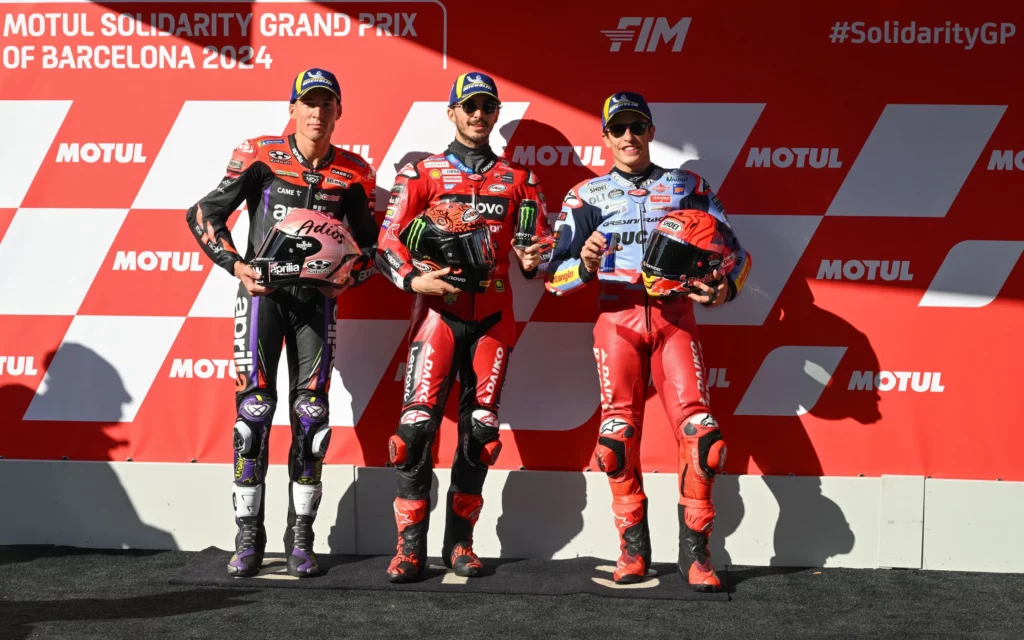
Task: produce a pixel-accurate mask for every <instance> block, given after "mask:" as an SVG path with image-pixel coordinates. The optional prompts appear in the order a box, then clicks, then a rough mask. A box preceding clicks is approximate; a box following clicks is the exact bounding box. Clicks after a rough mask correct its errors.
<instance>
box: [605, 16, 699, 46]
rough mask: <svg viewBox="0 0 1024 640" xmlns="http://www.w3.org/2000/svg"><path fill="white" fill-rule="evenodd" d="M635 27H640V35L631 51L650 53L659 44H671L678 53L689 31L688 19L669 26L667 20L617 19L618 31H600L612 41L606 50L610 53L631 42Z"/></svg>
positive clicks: (649, 18) (650, 18) (651, 18)
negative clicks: (624, 43)
mask: <svg viewBox="0 0 1024 640" xmlns="http://www.w3.org/2000/svg"><path fill="white" fill-rule="evenodd" d="M636 27H640V34H639V37H637V40H636V44H634V45H633V51H636V52H644V53H652V52H654V51H656V50H657V49H658V46H659V45H661V44H668V43H670V42H671V43H672V51H674V52H678V51H680V50H682V48H683V42H685V41H686V32H687V31H688V30H689V29H690V18H681V19H679V21H678V22H676V23H675V24H674V25H669V22H668V18H660V17H659V18H653V17H647V18H635V17H628V18H619V28H618V29H602V30H601V33H603V34H604V35H605V36H607V38H608V39H609V40H611V41H612V44H611V47H610V48H609V49H608V50H609V51H610V52H612V53H616V52H618V51H619V50H620V49H621V48H622V43H623V42H632V41H633V37H634V36H636V35H637V33H636Z"/></svg>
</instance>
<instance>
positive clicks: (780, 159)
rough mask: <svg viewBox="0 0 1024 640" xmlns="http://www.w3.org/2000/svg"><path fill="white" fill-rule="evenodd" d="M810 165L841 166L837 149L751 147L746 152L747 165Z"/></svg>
mask: <svg viewBox="0 0 1024 640" xmlns="http://www.w3.org/2000/svg"><path fill="white" fill-rule="evenodd" d="M794 165H795V166H796V167H797V168H801V169H802V168H803V167H810V168H812V169H838V168H840V167H842V166H843V163H842V162H840V160H839V149H837V148H835V147H832V148H828V149H826V148H819V147H794V148H792V149H789V148H787V147H776V148H775V149H772V148H771V147H751V148H750V153H749V154H747V165H746V166H748V167H778V168H780V169H786V168H788V167H792V166H794Z"/></svg>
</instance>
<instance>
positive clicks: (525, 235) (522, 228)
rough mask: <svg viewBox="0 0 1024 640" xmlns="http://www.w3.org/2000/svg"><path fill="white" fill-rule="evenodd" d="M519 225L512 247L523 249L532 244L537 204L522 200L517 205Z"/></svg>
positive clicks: (535, 226) (535, 225)
mask: <svg viewBox="0 0 1024 640" xmlns="http://www.w3.org/2000/svg"><path fill="white" fill-rule="evenodd" d="M518 222H519V225H518V227H517V228H516V235H515V240H514V241H513V243H512V246H514V247H517V248H519V249H525V248H526V247H529V246H530V243H532V242H533V232H534V231H535V230H536V228H537V203H536V202H534V201H533V200H524V201H523V202H522V203H521V204H520V205H519V220H518Z"/></svg>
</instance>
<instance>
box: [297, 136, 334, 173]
mask: <svg viewBox="0 0 1024 640" xmlns="http://www.w3.org/2000/svg"><path fill="white" fill-rule="evenodd" d="M288 146H290V147H291V148H292V155H293V156H295V159H296V160H298V161H299V164H301V165H302V166H304V167H306V168H307V169H312V168H313V165H312V164H311V163H310V162H309V160H308V159H307V158H306V156H304V155H302V152H301V151H299V145H297V144H296V143H295V134H294V133H292V134H289V135H288ZM331 160H334V145H333V144H332V145H330V146H328V147H327V153H326V154H325V155H324V157H323V158H321V159H320V164H318V165H317V166H316V168H317V170H320V169H323V168H324V167H326V166H327V165H329V164H330V163H331Z"/></svg>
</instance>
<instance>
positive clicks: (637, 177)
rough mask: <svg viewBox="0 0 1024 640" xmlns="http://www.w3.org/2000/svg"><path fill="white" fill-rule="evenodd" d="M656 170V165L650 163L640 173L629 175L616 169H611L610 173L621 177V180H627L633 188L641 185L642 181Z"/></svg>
mask: <svg viewBox="0 0 1024 640" xmlns="http://www.w3.org/2000/svg"><path fill="white" fill-rule="evenodd" d="M657 168H658V165H656V164H654V163H653V162H652V163H651V164H649V165H647V168H646V169H644V170H643V171H641V172H640V173H630V172H628V171H623V170H622V169H619V168H618V167H613V168H612V171H611V172H612V173H614V174H617V175H619V176H621V177H622V179H623V180H628V181H629V182H632V183H633V185H634V186H639V185H640V183H642V182H643V181H644V180H646V179H648V178H650V177H651V174H652V173H654V171H655V170H656V169H657Z"/></svg>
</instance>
